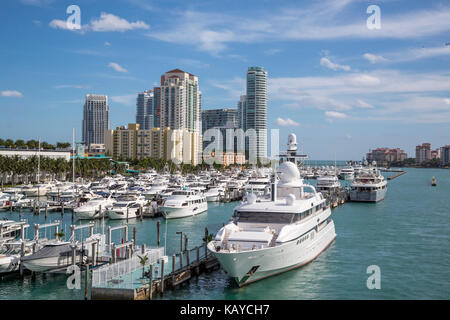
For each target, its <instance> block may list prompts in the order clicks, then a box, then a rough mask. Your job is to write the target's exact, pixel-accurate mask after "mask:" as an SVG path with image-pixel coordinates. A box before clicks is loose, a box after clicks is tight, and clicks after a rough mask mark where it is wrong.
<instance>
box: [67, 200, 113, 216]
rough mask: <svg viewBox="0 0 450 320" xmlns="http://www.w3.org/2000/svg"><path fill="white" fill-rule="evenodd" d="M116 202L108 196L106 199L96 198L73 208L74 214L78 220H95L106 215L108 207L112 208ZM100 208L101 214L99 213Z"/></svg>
mask: <svg viewBox="0 0 450 320" xmlns="http://www.w3.org/2000/svg"><path fill="white" fill-rule="evenodd" d="M115 202H116V201H115V200H114V199H112V198H111V196H109V197H108V198H106V199H105V198H103V197H96V198H93V199H91V200H89V201H88V202H86V203H85V204H84V205H82V206H80V207H78V208H75V209H74V213H75V216H76V217H77V218H78V219H96V218H102V217H104V216H105V215H106V210H107V209H108V207H110V206H112V205H113V204H114V203H115ZM100 206H101V210H102V212H100Z"/></svg>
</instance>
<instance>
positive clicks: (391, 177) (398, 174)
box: [387, 171, 406, 180]
mask: <svg viewBox="0 0 450 320" xmlns="http://www.w3.org/2000/svg"><path fill="white" fill-rule="evenodd" d="M395 172H397V171H395ZM405 173H406V171H400V173H397V174H394V175H393V176H390V177H388V178H387V179H388V180H393V179H395V178H397V177H400V176H401V175H404V174H405Z"/></svg>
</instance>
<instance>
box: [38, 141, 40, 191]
mask: <svg viewBox="0 0 450 320" xmlns="http://www.w3.org/2000/svg"><path fill="white" fill-rule="evenodd" d="M40 181H41V137H39V138H38V183H39V182H40Z"/></svg>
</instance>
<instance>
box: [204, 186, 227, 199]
mask: <svg viewBox="0 0 450 320" xmlns="http://www.w3.org/2000/svg"><path fill="white" fill-rule="evenodd" d="M204 195H205V197H206V201H208V202H217V201H220V198H221V197H223V196H224V195H225V189H223V188H220V187H219V188H211V189H209V190H208V191H206V192H205V193H204Z"/></svg>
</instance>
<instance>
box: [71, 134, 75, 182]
mask: <svg viewBox="0 0 450 320" xmlns="http://www.w3.org/2000/svg"><path fill="white" fill-rule="evenodd" d="M72 182H73V184H74V185H75V127H73V128H72Z"/></svg>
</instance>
